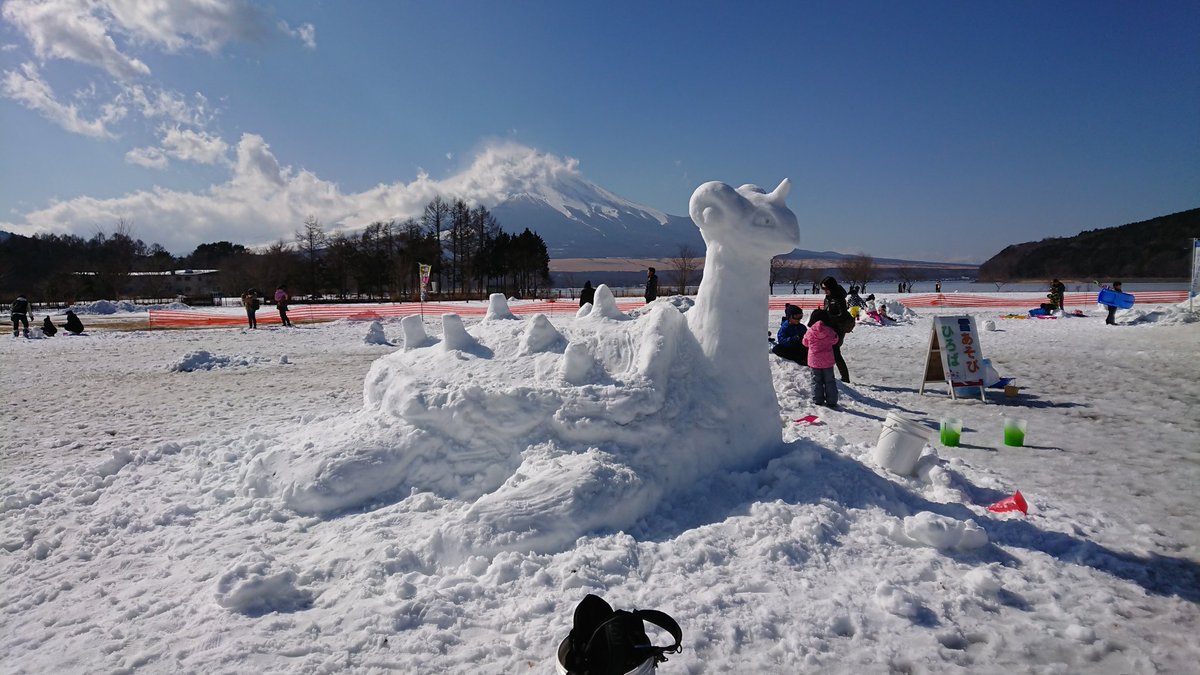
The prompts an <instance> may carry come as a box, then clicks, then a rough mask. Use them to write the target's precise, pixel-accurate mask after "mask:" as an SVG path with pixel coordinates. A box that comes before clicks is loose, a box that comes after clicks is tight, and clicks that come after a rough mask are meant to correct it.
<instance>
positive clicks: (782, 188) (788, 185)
mask: <svg viewBox="0 0 1200 675" xmlns="http://www.w3.org/2000/svg"><path fill="white" fill-rule="evenodd" d="M791 191H792V181H790V180H788V179H787V178H784V179H783V180H782V181H780V182H779V187H777V188H775V191H774V192H772V193H771V194H769V195H767V198H768V199H770V200H771V201H773V202H775V203H776V204H779V205H780V206H783V204H784V200H785V199H787V196H788V193H789V192H791Z"/></svg>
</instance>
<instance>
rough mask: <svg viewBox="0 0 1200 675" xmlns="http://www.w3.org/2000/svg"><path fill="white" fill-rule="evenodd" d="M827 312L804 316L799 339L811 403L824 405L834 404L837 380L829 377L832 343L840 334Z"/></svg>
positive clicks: (832, 353)
mask: <svg viewBox="0 0 1200 675" xmlns="http://www.w3.org/2000/svg"><path fill="white" fill-rule="evenodd" d="M833 323H834V322H833V319H832V317H830V316H829V312H827V311H825V310H823V309H815V310H813V313H812V315H811V316H810V317H809V319H808V332H806V333H805V334H804V338H803V339H802V342H803V343H804V346H805V347H808V367H809V369H810V372H811V374H812V402H813V403H815V404H817V405H823V406H826V407H828V408H834V409H836V408H837V407H838V388H837V380H836V379H834V376H833V366H834V364H835V361H834V351H833V350H834V345H836V344H837V342H838V340H839V339H841V337H842V336H841V334H840V333H838V331H837V329H836V328H834V326H833Z"/></svg>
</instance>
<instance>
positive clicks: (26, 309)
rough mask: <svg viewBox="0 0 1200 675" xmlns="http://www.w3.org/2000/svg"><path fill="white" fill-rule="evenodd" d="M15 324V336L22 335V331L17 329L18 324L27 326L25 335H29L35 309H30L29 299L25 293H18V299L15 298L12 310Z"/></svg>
mask: <svg viewBox="0 0 1200 675" xmlns="http://www.w3.org/2000/svg"><path fill="white" fill-rule="evenodd" d="M10 314H11V317H10V318H12V325H13V337H20V332H19V331H18V330H17V325H18V324H21V325H23V326H24V327H25V337H29V318H30V317H31V316H33V311H32V310H31V309H30V305H29V300H28V299H27V298H26V297H25V294H24V293H18V294H17V299H16V300H13V303H12V308H11V310H10Z"/></svg>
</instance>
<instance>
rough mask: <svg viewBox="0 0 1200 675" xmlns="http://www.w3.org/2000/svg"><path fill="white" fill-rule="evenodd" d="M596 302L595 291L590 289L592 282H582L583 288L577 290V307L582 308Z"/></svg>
mask: <svg viewBox="0 0 1200 675" xmlns="http://www.w3.org/2000/svg"><path fill="white" fill-rule="evenodd" d="M595 302H596V289H594V288H592V282H590V281H585V282H583V288H581V289H580V290H579V306H580V307H583V306H584V305H586V304H588V303H595Z"/></svg>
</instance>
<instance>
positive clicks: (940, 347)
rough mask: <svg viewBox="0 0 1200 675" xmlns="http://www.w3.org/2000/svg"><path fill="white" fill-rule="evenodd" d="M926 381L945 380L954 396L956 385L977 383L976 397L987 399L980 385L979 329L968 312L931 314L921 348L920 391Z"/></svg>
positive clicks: (953, 397) (974, 384) (981, 370)
mask: <svg viewBox="0 0 1200 675" xmlns="http://www.w3.org/2000/svg"><path fill="white" fill-rule="evenodd" d="M928 382H945V383H946V386H947V387H949V389H950V398H952V399H955V400H958V396H956V395H955V393H954V389H955V388H956V387H979V398H980V399H981V400H982V401H983V402H984V403H987V397H986V396H985V395H984V386H983V351H982V350H981V349H980V346H979V332H978V331H977V330H975V318H974V317H971V316H935V317H933V326H932V328H931V331H930V334H929V349H928V350H926V352H925V374H924V375H923V376H922V377H921V389H920V393H921V394H924V393H925V384H926V383H928Z"/></svg>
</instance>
